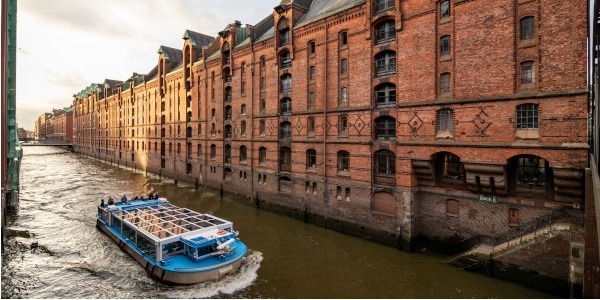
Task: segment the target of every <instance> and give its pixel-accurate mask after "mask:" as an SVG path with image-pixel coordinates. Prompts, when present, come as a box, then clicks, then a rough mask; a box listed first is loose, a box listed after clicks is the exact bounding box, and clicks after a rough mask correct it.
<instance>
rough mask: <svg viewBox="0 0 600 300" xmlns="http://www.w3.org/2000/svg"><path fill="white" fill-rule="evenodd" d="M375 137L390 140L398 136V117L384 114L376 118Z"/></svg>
mask: <svg viewBox="0 0 600 300" xmlns="http://www.w3.org/2000/svg"><path fill="white" fill-rule="evenodd" d="M375 138H377V139H380V140H389V139H395V138H396V119H394V118H392V117H390V116H383V117H379V118H377V119H375Z"/></svg>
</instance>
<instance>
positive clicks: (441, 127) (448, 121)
mask: <svg viewBox="0 0 600 300" xmlns="http://www.w3.org/2000/svg"><path fill="white" fill-rule="evenodd" d="M436 129H437V131H438V132H440V131H453V130H454V113H453V111H452V110H451V109H440V110H438V111H437V113H436Z"/></svg>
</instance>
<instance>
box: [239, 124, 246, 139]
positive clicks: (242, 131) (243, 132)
mask: <svg viewBox="0 0 600 300" xmlns="http://www.w3.org/2000/svg"><path fill="white" fill-rule="evenodd" d="M240 134H241V135H242V136H245V135H246V121H242V122H241V123H240Z"/></svg>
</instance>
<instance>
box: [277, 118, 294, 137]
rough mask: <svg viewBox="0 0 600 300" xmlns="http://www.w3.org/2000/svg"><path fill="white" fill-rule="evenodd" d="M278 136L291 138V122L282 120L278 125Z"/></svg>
mask: <svg viewBox="0 0 600 300" xmlns="http://www.w3.org/2000/svg"><path fill="white" fill-rule="evenodd" d="M280 130H281V133H280V136H279V137H280V138H282V139H291V138H292V123H290V122H282V123H281V126H280Z"/></svg>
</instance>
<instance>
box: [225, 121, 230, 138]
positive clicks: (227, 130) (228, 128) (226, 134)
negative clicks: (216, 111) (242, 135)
mask: <svg viewBox="0 0 600 300" xmlns="http://www.w3.org/2000/svg"><path fill="white" fill-rule="evenodd" d="M225 138H226V139H230V138H231V125H229V124H227V125H225Z"/></svg>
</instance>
